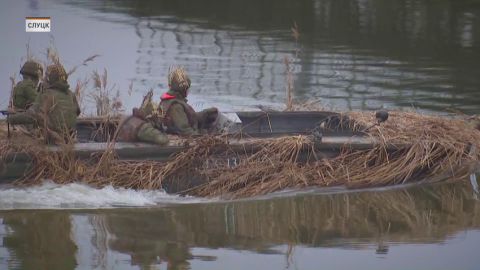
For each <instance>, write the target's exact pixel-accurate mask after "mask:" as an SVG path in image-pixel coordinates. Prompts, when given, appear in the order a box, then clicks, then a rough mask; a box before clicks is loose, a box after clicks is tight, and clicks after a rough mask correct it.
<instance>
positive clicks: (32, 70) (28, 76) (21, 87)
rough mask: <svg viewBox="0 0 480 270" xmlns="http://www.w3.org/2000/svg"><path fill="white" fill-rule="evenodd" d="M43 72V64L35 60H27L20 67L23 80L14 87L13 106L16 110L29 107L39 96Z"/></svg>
mask: <svg viewBox="0 0 480 270" xmlns="http://www.w3.org/2000/svg"><path fill="white" fill-rule="evenodd" d="M42 73H43V68H42V66H41V65H40V64H39V63H37V62H35V61H27V62H25V64H23V66H22V68H21V69H20V74H22V75H23V80H22V81H20V82H19V83H17V85H15V88H14V89H13V91H14V94H13V108H14V109H15V110H25V109H28V107H30V106H31V105H32V104H33V103H34V102H35V99H36V98H37V95H38V93H37V89H36V87H37V84H38V80H39V77H40V76H41V75H42Z"/></svg>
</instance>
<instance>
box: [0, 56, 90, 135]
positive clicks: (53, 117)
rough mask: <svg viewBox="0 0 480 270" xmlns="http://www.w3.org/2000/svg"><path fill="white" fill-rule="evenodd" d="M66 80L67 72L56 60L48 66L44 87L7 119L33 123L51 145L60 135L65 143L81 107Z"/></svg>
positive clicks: (71, 132) (18, 122)
mask: <svg viewBox="0 0 480 270" xmlns="http://www.w3.org/2000/svg"><path fill="white" fill-rule="evenodd" d="M67 79H68V74H67V73H66V71H65V69H64V68H63V66H62V65H61V64H60V63H56V64H53V65H50V66H48V67H47V70H46V82H47V87H46V88H45V89H44V91H43V92H42V93H39V94H38V96H37V98H36V100H35V103H34V104H33V105H32V106H31V107H30V108H29V109H28V110H27V111H26V112H24V113H18V114H13V115H10V116H9V118H8V120H7V121H8V122H9V123H10V124H14V125H17V124H33V123H37V124H38V127H39V128H40V129H41V130H43V133H44V138H45V142H46V143H47V144H54V143H55V142H56V141H57V140H58V139H61V138H62V137H63V139H64V140H65V142H69V141H70V140H69V139H73V136H74V135H75V132H76V125H77V117H78V116H79V115H80V113H81V110H80V106H79V104H78V101H77V98H76V97H75V94H74V93H73V92H72V91H71V90H70V85H69V84H68V82H67ZM56 137H57V138H56Z"/></svg>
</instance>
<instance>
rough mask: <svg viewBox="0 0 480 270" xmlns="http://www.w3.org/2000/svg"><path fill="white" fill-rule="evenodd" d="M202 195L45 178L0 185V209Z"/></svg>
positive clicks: (146, 202)
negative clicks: (28, 183)
mask: <svg viewBox="0 0 480 270" xmlns="http://www.w3.org/2000/svg"><path fill="white" fill-rule="evenodd" d="M211 201H212V200H207V199H203V198H196V197H180V196H178V195H170V194H167V193H166V192H165V191H163V190H155V191H146V190H132V189H125V188H113V187H112V186H107V187H104V188H102V189H95V188H92V187H89V186H87V185H84V184H67V185H57V184H54V183H53V182H51V181H45V182H44V183H43V184H42V185H40V186H34V187H28V188H16V187H12V186H4V187H1V188H0V210H5V209H58V208H59V209H65V208H81V209H98V208H112V207H129V206H130V207H141V206H158V205H164V204H184V203H200V202H211Z"/></svg>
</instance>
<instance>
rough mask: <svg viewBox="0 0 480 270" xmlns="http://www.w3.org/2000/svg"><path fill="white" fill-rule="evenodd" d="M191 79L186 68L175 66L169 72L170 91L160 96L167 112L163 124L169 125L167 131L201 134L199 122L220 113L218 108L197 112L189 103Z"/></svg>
mask: <svg viewBox="0 0 480 270" xmlns="http://www.w3.org/2000/svg"><path fill="white" fill-rule="evenodd" d="M190 85H191V81H190V78H189V77H188V76H187V75H185V73H184V68H183V67H178V68H175V67H174V68H173V69H171V70H170V71H169V74H168V86H169V88H170V89H169V91H168V92H166V93H163V94H162V96H161V97H160V100H161V101H160V106H161V107H162V109H163V111H164V112H165V119H164V122H163V124H164V125H165V126H166V127H167V131H166V132H167V133H170V134H180V135H193V134H199V130H198V127H199V124H200V125H202V124H203V123H204V122H206V117H207V116H208V115H210V114H212V113H218V110H217V108H209V109H205V110H203V111H201V112H198V113H196V112H195V110H194V109H193V108H192V106H190V105H188V104H187V102H188V100H187V99H186V97H187V96H188V93H189V91H190Z"/></svg>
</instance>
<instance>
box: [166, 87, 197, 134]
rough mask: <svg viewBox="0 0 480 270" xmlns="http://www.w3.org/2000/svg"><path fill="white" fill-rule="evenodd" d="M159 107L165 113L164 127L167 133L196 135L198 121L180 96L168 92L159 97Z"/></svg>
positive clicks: (193, 111)
mask: <svg viewBox="0 0 480 270" xmlns="http://www.w3.org/2000/svg"><path fill="white" fill-rule="evenodd" d="M160 99H161V102H160V106H161V107H162V108H163V111H164V112H165V119H164V125H165V126H166V127H167V132H168V133H178V134H181V135H192V134H198V120H197V115H196V113H195V110H194V109H193V108H192V107H191V106H190V105H188V104H187V99H185V98H183V97H182V96H180V94H178V93H176V92H173V91H168V92H167V93H164V94H163V95H162V96H161V97H160Z"/></svg>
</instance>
